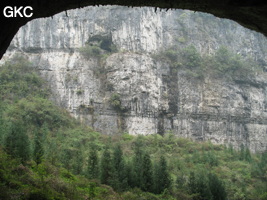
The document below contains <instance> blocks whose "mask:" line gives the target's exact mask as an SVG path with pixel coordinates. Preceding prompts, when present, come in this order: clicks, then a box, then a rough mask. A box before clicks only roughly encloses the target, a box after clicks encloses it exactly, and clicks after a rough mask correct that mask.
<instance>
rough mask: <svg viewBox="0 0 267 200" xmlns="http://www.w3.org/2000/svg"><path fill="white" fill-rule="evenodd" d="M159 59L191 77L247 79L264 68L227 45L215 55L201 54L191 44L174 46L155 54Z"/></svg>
mask: <svg viewBox="0 0 267 200" xmlns="http://www.w3.org/2000/svg"><path fill="white" fill-rule="evenodd" d="M154 58H155V59H156V60H159V61H163V62H167V63H168V64H169V65H170V67H171V68H172V69H173V70H176V71H178V70H180V71H185V72H186V74H187V75H188V76H189V77H194V78H199V79H203V78H205V76H209V75H210V76H213V77H216V78H222V77H224V78H226V79H228V80H234V81H236V80H243V81H246V80H248V79H251V78H253V77H254V75H255V72H259V71H262V70H263V69H262V68H261V67H260V66H259V65H258V64H257V63H256V62H254V61H252V60H251V59H248V60H245V59H244V58H242V57H241V56H240V55H238V54H234V53H233V52H231V51H230V50H228V49H227V48H226V47H220V48H219V49H218V50H217V51H216V52H215V54H214V55H202V56H201V55H200V53H199V52H198V51H197V49H196V48H195V47H194V46H192V45H190V46H187V47H185V48H183V49H181V48H180V47H178V46H173V47H172V48H170V49H167V50H166V51H164V52H160V53H159V54H157V55H154Z"/></svg>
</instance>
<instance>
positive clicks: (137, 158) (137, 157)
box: [133, 137, 144, 188]
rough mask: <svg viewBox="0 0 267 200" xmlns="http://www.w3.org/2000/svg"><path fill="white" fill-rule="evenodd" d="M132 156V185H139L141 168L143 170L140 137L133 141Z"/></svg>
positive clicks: (140, 182)
mask: <svg viewBox="0 0 267 200" xmlns="http://www.w3.org/2000/svg"><path fill="white" fill-rule="evenodd" d="M134 152H135V154H134V158H133V181H134V182H133V187H139V188H140V187H141V184H142V181H141V179H142V175H143V173H142V170H143V154H144V153H143V150H142V141H141V139H140V137H138V138H137V140H136V142H135V149H134Z"/></svg>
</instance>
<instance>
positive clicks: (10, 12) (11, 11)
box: [3, 6, 33, 18]
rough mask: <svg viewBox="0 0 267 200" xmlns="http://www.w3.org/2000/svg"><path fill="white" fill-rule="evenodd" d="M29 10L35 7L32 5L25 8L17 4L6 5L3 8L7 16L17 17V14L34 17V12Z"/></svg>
mask: <svg viewBox="0 0 267 200" xmlns="http://www.w3.org/2000/svg"><path fill="white" fill-rule="evenodd" d="M27 10H31V11H33V8H32V7H31V6H26V7H25V8H24V7H23V6H20V7H18V8H17V7H16V6H14V8H13V7H11V6H6V7H5V8H4V10H3V14H4V16H5V17H7V18H9V17H17V16H18V17H32V15H33V12H31V11H27ZM27 13H28V14H27Z"/></svg>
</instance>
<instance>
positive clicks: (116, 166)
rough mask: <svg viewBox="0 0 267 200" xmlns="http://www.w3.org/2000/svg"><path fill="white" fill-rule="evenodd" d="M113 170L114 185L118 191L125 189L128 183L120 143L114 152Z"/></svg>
mask: <svg viewBox="0 0 267 200" xmlns="http://www.w3.org/2000/svg"><path fill="white" fill-rule="evenodd" d="M113 170H114V172H113V183H112V186H113V188H114V189H115V190H117V191H123V190H124V189H126V188H127V187H128V183H127V175H126V171H125V162H124V158H123V152H122V150H121V146H120V145H117V146H116V147H115V149H114V152H113Z"/></svg>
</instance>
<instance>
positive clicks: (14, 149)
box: [4, 122, 31, 163]
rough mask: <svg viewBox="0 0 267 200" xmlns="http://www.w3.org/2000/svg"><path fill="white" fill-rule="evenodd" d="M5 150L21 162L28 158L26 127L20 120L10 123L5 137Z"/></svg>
mask: <svg viewBox="0 0 267 200" xmlns="http://www.w3.org/2000/svg"><path fill="white" fill-rule="evenodd" d="M4 146H5V149H6V151H7V152H8V153H9V154H10V155H12V156H13V157H15V158H20V159H21V162H22V163H25V162H26V161H28V160H29V159H30V153H31V151H30V142H29V138H28V135H27V133H26V129H25V127H24V126H23V124H22V123H21V122H16V123H12V124H11V127H10V130H9V131H8V132H7V135H6V138H5V145H4Z"/></svg>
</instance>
